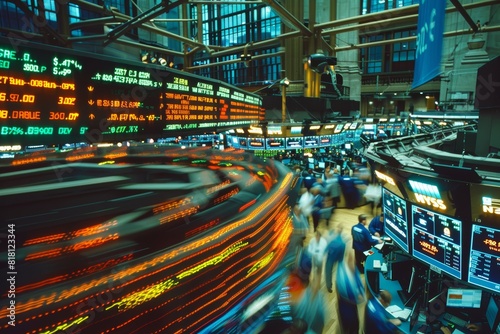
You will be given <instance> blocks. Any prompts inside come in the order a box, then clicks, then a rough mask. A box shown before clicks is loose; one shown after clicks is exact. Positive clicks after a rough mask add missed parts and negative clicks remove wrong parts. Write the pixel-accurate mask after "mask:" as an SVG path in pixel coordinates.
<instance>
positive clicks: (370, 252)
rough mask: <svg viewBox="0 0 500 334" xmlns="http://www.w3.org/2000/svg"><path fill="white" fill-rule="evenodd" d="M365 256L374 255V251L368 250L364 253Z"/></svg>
mask: <svg viewBox="0 0 500 334" xmlns="http://www.w3.org/2000/svg"><path fill="white" fill-rule="evenodd" d="M363 254H365V255H366V256H370V255H372V254H373V251H372V250H367V251H364V252H363Z"/></svg>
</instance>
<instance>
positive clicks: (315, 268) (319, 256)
mask: <svg viewBox="0 0 500 334" xmlns="http://www.w3.org/2000/svg"><path fill="white" fill-rule="evenodd" d="M327 247H328V242H327V241H326V239H325V238H324V237H323V236H322V235H321V232H320V231H316V233H315V235H314V238H312V239H311V241H309V245H308V246H307V251H308V252H309V254H310V255H311V260H312V270H311V274H312V280H311V281H313V280H315V281H314V282H315V283H316V284H318V285H319V284H320V282H321V272H322V269H323V258H324V257H325V255H326V248H327Z"/></svg>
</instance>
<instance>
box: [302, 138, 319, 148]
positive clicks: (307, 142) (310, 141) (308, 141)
mask: <svg viewBox="0 0 500 334" xmlns="http://www.w3.org/2000/svg"><path fill="white" fill-rule="evenodd" d="M318 145H319V137H318V136H309V137H304V147H316V146H318Z"/></svg>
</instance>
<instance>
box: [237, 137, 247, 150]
mask: <svg viewBox="0 0 500 334" xmlns="http://www.w3.org/2000/svg"><path fill="white" fill-rule="evenodd" d="M238 142H239V144H240V145H239V146H240V148H242V149H246V148H248V140H247V138H243V137H238Z"/></svg>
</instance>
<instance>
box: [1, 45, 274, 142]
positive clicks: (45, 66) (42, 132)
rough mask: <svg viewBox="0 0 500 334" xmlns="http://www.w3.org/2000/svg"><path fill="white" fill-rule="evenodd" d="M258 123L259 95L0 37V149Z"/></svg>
mask: <svg viewBox="0 0 500 334" xmlns="http://www.w3.org/2000/svg"><path fill="white" fill-rule="evenodd" d="M263 118H264V111H263V109H262V100H261V98H260V97H259V96H257V95H254V94H251V93H248V92H245V91H244V90H240V89H239V88H236V87H233V86H231V85H229V84H226V83H223V82H220V81H216V80H211V79H208V78H201V77H198V76H195V75H191V74H188V73H185V72H182V71H177V70H173V69H170V68H167V67H160V66H154V65H146V64H144V65H141V64H139V63H137V64H135V63H132V62H127V63H125V62H120V63H119V62H116V61H114V60H113V59H111V58H109V57H105V56H99V58H96V57H95V56H94V55H91V54H87V53H83V52H78V53H77V52H75V51H73V50H68V49H61V48H53V47H45V46H41V45H36V46H35V45H33V44H32V45H28V44H26V45H25V44H23V43H20V44H19V45H11V43H10V42H9V41H8V40H5V39H0V145H3V146H5V145H34V144H64V143H67V142H79V141H85V142H90V143H98V142H103V141H111V140H122V139H123V140H125V139H135V138H144V137H146V138H147V137H155V136H162V135H168V133H169V131H171V130H190V129H191V130H196V129H200V130H203V129H206V128H223V127H228V126H233V125H238V124H240V125H245V124H251V123H256V122H258V121H259V120H262V119H263Z"/></svg>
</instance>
